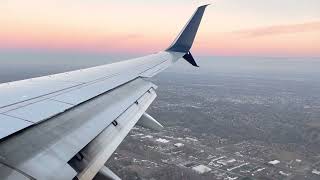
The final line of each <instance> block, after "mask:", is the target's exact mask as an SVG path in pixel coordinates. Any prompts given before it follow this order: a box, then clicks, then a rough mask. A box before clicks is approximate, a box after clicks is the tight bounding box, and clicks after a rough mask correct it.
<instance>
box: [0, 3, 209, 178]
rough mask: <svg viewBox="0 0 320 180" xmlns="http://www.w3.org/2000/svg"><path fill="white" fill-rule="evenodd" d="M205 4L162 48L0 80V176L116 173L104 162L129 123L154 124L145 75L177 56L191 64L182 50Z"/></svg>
mask: <svg viewBox="0 0 320 180" xmlns="http://www.w3.org/2000/svg"><path fill="white" fill-rule="evenodd" d="M205 8H206V5H205V6H201V7H199V8H198V9H197V10H196V12H195V13H194V15H193V16H192V18H191V19H190V21H189V22H188V23H187V25H186V26H185V27H184V29H183V30H182V32H181V33H180V34H179V36H178V37H177V39H176V40H175V41H174V42H173V44H172V45H171V46H170V47H169V48H168V49H167V50H165V51H161V52H159V53H156V54H151V55H148V56H145V57H141V58H136V59H131V60H127V61H122V62H118V63H113V64H107V65H102V66H97V67H92V68H88V69H80V70H76V71H71V72H66V73H60V74H54V75H49V76H44V77H38V78H32V79H26V80H21V81H15V82H9V83H4V84H0V177H1V179H10V180H11V179H12V180H16V179H59V180H60V179H92V178H93V177H94V176H95V175H96V174H97V173H98V172H99V173H101V174H103V175H105V176H108V177H110V178H113V179H117V178H118V177H117V176H116V175H115V174H114V173H112V172H111V171H110V170H109V169H108V168H107V167H105V166H104V163H105V162H106V161H107V160H108V158H109V157H110V156H111V155H112V153H113V152H114V151H115V150H116V148H117V147H118V145H119V144H120V143H121V141H122V140H123V139H124V138H125V137H126V135H127V134H128V132H129V131H130V130H131V129H132V127H133V126H134V125H135V124H136V123H137V122H138V121H139V124H140V125H142V126H145V127H148V128H152V129H160V128H161V127H162V125H161V124H160V123H158V122H157V121H156V120H155V119H153V118H152V117H151V116H150V115H148V114H146V113H145V111H146V109H147V108H148V107H149V106H150V104H151V103H152V101H153V100H154V99H155V97H156V92H155V90H156V88H157V86H156V85H154V84H152V83H151V82H149V81H148V80H147V78H149V77H152V76H154V75H155V74H157V73H159V72H161V71H162V70H164V69H166V68H167V67H169V66H171V65H172V64H173V63H175V62H176V61H177V60H179V59H181V58H184V59H185V60H187V61H188V62H190V63H191V64H192V65H194V66H197V64H196V62H195V61H194V59H193V57H192V55H191V53H190V52H189V50H190V48H191V46H192V43H193V40H194V38H195V35H196V32H197V30H198V27H199V24H200V21H201V18H202V15H203V13H204V10H205Z"/></svg>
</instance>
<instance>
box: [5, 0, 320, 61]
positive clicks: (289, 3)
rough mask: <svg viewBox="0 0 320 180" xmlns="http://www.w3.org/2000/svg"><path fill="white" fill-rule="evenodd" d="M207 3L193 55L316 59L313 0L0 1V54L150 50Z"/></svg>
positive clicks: (318, 21) (317, 24)
mask: <svg viewBox="0 0 320 180" xmlns="http://www.w3.org/2000/svg"><path fill="white" fill-rule="evenodd" d="M207 3H210V4H211V5H210V6H209V7H208V8H207V11H206V13H205V15H204V18H203V21H202V24H201V27H200V29H199V31H198V35H197V38H196V41H195V42H194V46H193V49H192V52H193V53H197V55H203V56H264V57H265V56H272V57H277V56H280V57H282V56H285V57H320V10H319V8H320V1H319V0H304V1H302V0H280V1H279V0H268V1H260V0H215V1H194V0H175V1H169V0H161V1H155V0H135V1H120V0H91V1H87V0H68V1H66V0H28V1H21V0H2V1H0V12H1V13H0V51H13V52H14V51H19V50H24V51H52V52H56V51H64V52H68V51H70V52H89V53H113V54H117V53H120V54H148V53H153V52H156V51H161V50H164V49H166V48H167V47H168V46H169V45H170V44H171V42H172V41H173V40H174V39H175V37H176V36H177V34H179V32H180V30H181V29H182V28H183V26H184V24H185V23H186V22H187V21H188V19H189V18H190V16H191V15H192V14H193V12H194V10H195V9H196V7H197V6H199V5H203V4H207ZM0 55H1V54H0Z"/></svg>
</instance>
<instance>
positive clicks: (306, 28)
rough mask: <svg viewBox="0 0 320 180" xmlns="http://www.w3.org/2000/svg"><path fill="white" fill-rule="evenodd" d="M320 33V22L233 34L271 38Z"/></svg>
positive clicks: (249, 30) (263, 28)
mask: <svg viewBox="0 0 320 180" xmlns="http://www.w3.org/2000/svg"><path fill="white" fill-rule="evenodd" d="M311 31H312V32H316V31H319V32H320V21H318V22H308V23H301V24H287V25H276V26H268V27H261V28H256V29H247V30H241V31H235V32H232V33H235V34H242V35H245V36H248V37H259V36H269V35H279V34H292V33H301V32H311Z"/></svg>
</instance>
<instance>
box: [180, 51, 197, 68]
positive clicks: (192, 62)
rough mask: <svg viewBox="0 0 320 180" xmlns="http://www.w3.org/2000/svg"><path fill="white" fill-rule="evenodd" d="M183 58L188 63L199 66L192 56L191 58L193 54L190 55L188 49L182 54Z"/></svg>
mask: <svg viewBox="0 0 320 180" xmlns="http://www.w3.org/2000/svg"><path fill="white" fill-rule="evenodd" d="M183 59H185V60H186V61H188V62H189V63H190V64H192V66H195V67H199V66H198V64H197V63H196V61H195V60H194V58H193V56H192V54H191V52H190V51H189V52H188V53H187V54H185V55H184V56H183Z"/></svg>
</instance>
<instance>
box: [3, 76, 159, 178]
mask: <svg viewBox="0 0 320 180" xmlns="http://www.w3.org/2000/svg"><path fill="white" fill-rule="evenodd" d="M154 88H156V86H155V85H153V84H152V83H150V82H147V81H145V80H142V79H140V78H138V79H136V80H134V81H131V82H129V83H126V84H124V85H122V86H120V87H117V88H115V89H113V90H111V91H109V92H108V93H105V94H102V95H100V96H98V97H95V98H93V99H90V100H89V101H86V102H84V103H81V104H80V105H77V106H75V107H73V108H71V109H70V110H67V111H65V112H63V113H61V114H60V115H57V116H54V117H52V118H50V119H49V120H48V121H43V122H41V123H38V124H35V125H33V126H31V127H29V128H26V129H25V130H24V131H20V132H19V133H16V134H14V135H12V136H9V137H7V138H6V139H5V141H0V157H5V158H4V159H0V162H4V163H5V164H8V165H10V167H15V168H17V169H19V170H21V171H23V172H25V173H26V174H28V175H30V176H32V177H34V178H36V179H50V178H53V177H55V173H56V172H59V171H60V170H61V168H66V166H68V164H67V162H68V161H69V160H70V159H71V158H72V157H73V156H74V155H75V154H77V153H78V152H79V151H80V150H81V149H83V148H84V147H85V146H86V145H87V144H88V143H89V142H91V141H92V140H93V139H94V138H95V137H97V136H98V135H99V134H100V133H101V132H102V131H103V130H104V129H105V128H106V127H108V126H109V125H110V124H111V123H112V121H114V120H115V119H117V118H118V117H119V116H121V115H122V114H123V113H124V112H125V111H126V110H127V109H128V108H129V107H130V106H132V105H133V104H135V102H136V101H137V100H139V99H140V98H141V97H142V96H143V95H144V94H146V93H148V94H149V92H148V91H152V90H153V89H154ZM111 125H112V124H111ZM48 163H49V164H48ZM47 167H50V168H47ZM69 179H72V178H69Z"/></svg>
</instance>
